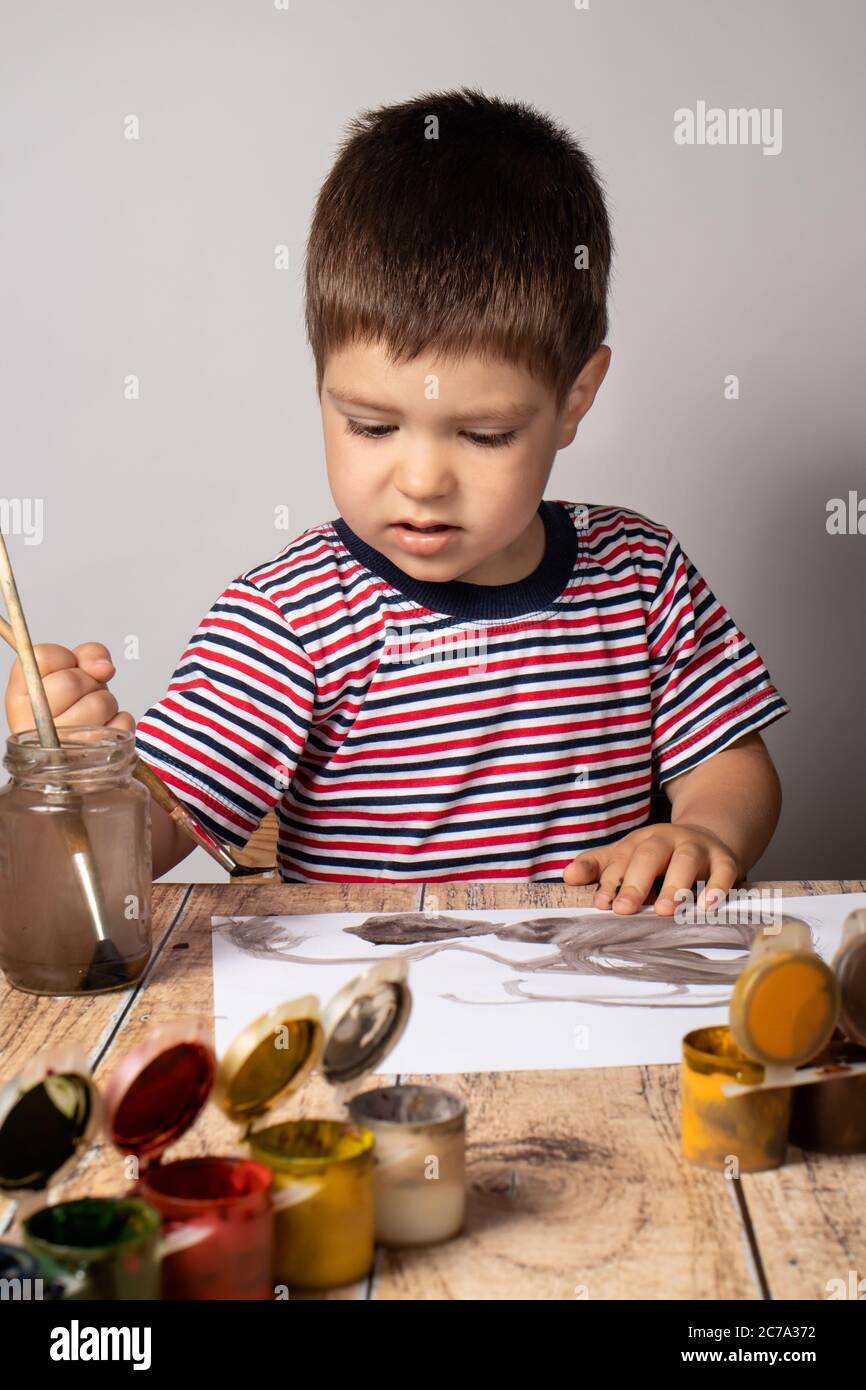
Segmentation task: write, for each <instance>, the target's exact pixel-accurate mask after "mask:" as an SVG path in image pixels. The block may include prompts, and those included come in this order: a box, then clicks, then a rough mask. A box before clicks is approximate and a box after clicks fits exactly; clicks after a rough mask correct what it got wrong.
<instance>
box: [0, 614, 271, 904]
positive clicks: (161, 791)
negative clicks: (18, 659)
mask: <svg viewBox="0 0 866 1390" xmlns="http://www.w3.org/2000/svg"><path fill="white" fill-rule="evenodd" d="M0 637H2V638H3V640H4V641H5V642H7V643H8V644H9V646H10V647H11V648H12V650H13V651H14V652H17V651H18V646H17V644H16V641H15V633H14V632H13V630H12V628H11V627H10V626H9V624H8V623H7V622H6V620H5V618H0ZM132 775H133V777H135V778H136V779H137V780H138V781H139V782H141V784H142V786H145V787H147V789H148V791H149V792H150V794H151V796H152V797H153V799H154V801H157V802H158V803H159V805H160V806H161V807H162V808H163V810H164V811H166V812H167V813H168V815H170V816H171V818H172V820H173V821H174V823H175V825H177V826H179V827H180V829H181V830H182V831H183V833H184V834H185V835H186V836H188V837H189V839H190V840H192V841H193V842H194V843H195V844H197V845H199V846H200V848H201V849H203V850H205V851H206V852H207V853H208V854H209V855H210V857H211V859H215V860H216V862H217V863H218V864H219V865H220V866H221V867H222V868H223V869H227V870H228V872H229V873H230V874H232V875H233V876H234V877H235V878H243V877H244V876H245V875H246V874H260V873H263V872H266V870H263V869H260V868H249V867H248V866H245V865H243V864H239V863H238V862H237V860H236V859H235V857H234V855H233V854H232V852H231V850H230V849H228V847H227V846H226V845H224V844H222V843H221V842H220V841H219V840H218V839H217V838H216V836H214V835H212V834H211V833H210V831H209V830H207V829H206V828H205V826H204V825H203V824H202V822H201V821H200V820H199V819H198V817H197V816H196V815H195V814H194V812H192V811H191V810H190V809H189V807H188V806H185V805H184V804H183V802H182V801H179V800H178V798H177V797H176V796H175V794H174V792H173V791H171V790H170V789H169V788H168V787H167V786H166V785H165V782H163V780H162V778H161V777H159V776H158V775H157V773H155V772H154V770H153V768H152V767H148V765H147V763H144V762H142V761H141V758H136V760H135V763H134V764H133V768H132Z"/></svg>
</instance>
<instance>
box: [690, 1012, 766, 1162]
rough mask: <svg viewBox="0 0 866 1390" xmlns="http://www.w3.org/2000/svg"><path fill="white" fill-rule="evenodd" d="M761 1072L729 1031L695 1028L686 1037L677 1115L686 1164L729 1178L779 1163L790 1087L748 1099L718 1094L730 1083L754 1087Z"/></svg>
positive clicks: (762, 1077) (759, 1078)
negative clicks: (714, 1170)
mask: <svg viewBox="0 0 866 1390" xmlns="http://www.w3.org/2000/svg"><path fill="white" fill-rule="evenodd" d="M764 1074H765V1073H764V1068H763V1067H762V1066H760V1065H759V1064H758V1063H756V1062H754V1061H752V1060H751V1059H750V1058H749V1057H747V1056H746V1055H745V1053H744V1052H743V1051H742V1050H741V1048H739V1047H738V1046H737V1044H736V1042H735V1041H734V1039H733V1037H732V1036H731V1031H730V1029H729V1028H726V1027H724V1026H721V1025H720V1026H717V1027H713V1028H698V1029H695V1031H694V1032H691V1033H687V1034H686V1036H685V1037H684V1038H683V1058H682V1066H681V1069H680V1114H681V1124H682V1149H683V1154H684V1156H685V1157H686V1158H687V1159H688V1160H689V1162H690V1163H696V1164H698V1165H700V1166H701V1167H702V1168H718V1169H723V1170H729V1171H730V1173H731V1176H733V1177H736V1176H738V1175H739V1174H740V1173H759V1172H762V1171H763V1170H765V1169H768V1168H778V1167H780V1166H781V1164H783V1163H784V1161H785V1154H786V1151H787V1146H788V1125H789V1121H790V1114H791V1089H792V1088H791V1087H790V1086H787V1087H784V1086H780V1087H776V1088H774V1089H772V1090H767V1091H757V1092H756V1093H755V1094H754V1095H751V1096H750V1095H740V1096H726V1095H725V1094H724V1093H723V1091H722V1087H723V1086H724V1085H725V1084H726V1083H728V1082H731V1081H734V1082H737V1083H738V1084H740V1085H743V1086H749V1085H756V1084H758V1083H759V1082H761V1081H763V1080H764ZM732 1160H735V1161H736V1162H735V1163H733V1162H732Z"/></svg>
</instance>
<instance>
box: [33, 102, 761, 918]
mask: <svg viewBox="0 0 866 1390" xmlns="http://www.w3.org/2000/svg"><path fill="white" fill-rule="evenodd" d="M611 251H612V241H611V235H610V228H609V224H608V218H607V213H606V209H605V203H604V197H603V193H602V189H601V186H600V183H599V180H598V178H597V176H596V174H595V171H594V169H593V166H592V164H591V162H590V160H589V159H588V158H587V156H586V155H585V154H584V153H583V152H582V151H581V149H580V148H579V147H578V145H577V144H576V143H575V141H574V140H573V139H572V138H571V136H570V135H569V134H568V133H567V132H566V131H565V130H563V129H561V128H559V127H557V126H555V125H554V124H553V122H552V121H550V120H549V119H547V118H546V117H545V116H543V115H541V114H539V113H538V112H537V111H535V110H533V109H532V108H529V107H527V106H525V105H523V104H516V103H509V102H505V101H500V100H496V99H492V98H487V97H485V96H484V95H482V94H481V93H480V92H476V91H470V90H461V91H456V92H450V93H444V94H430V95H424V96H421V97H418V98H416V99H414V100H411V101H407V102H404V103H402V104H400V105H397V106H391V107H385V108H382V109H380V110H378V111H375V112H367V113H365V114H364V115H363V116H362V117H361V118H359V119H358V120H356V121H355V122H354V124H353V127H352V130H351V132H350V135H349V137H348V139H347V140H346V141H345V142H344V144H343V146H342V148H341V151H340V153H339V156H338V158H337V160H336V163H335V165H334V167H333V169H332V171H331V173H330V174H329V176H328V178H327V179H326V181H325V183H324V185H323V187H322V190H321V192H320V194H319V198H318V201H317V205H316V210H315V215H314V218H313V222H312V227H311V232H310V237H309V241H308V245H307V267H306V322H307V332H308V336H309V339H310V343H311V346H312V350H313V355H314V358H315V363H316V381H317V389H318V394H319V399H320V405H321V410H322V421H323V428H324V440H325V455H326V460H327V469H328V476H329V481H330V485H331V489H332V493H333V496H334V500H335V503H336V505H337V508H338V511H339V518H338V519H336V520H335V521H333V522H328V523H325V524H323V525H321V526H317V527H313V528H311V529H309V530H307V531H305V532H304V533H303V534H302V535H300V536H298V537H297V538H296V539H295V540H293V541H292V542H291V543H290V544H289V545H287V546H286V547H285V548H284V549H283V550H281V551H280V552H279V554H278V555H277V556H276V557H275V558H274V559H272V560H268V561H266V562H265V563H263V564H260V565H257V566H256V567H255V568H253V569H251V570H248V571H247V572H246V573H244V574H242V575H240V576H239V577H238V578H237V579H235V580H234V581H233V582H232V583H231V584H229V585H228V586H227V587H226V589H225V590H224V591H223V593H222V594H221V595H220V596H219V597H218V598H217V600H216V601H215V603H214V604H213V605H212V607H211V608H210V610H209V611H208V613H207V614H206V615H205V617H204V618H203V619H202V621H201V623H200V625H199V627H198V628H197V630H196V632H195V633H194V634H193V636H192V638H191V640H190V643H189V645H188V647H187V649H186V651H185V652H184V653H183V655H182V657H181V659H180V663H179V665H178V667H177V669H176V671H175V673H174V675H173V677H172V680H171V683H170V685H169V689H168V692H167V694H166V695H165V696H164V697H163V699H162V700H160V701H158V702H157V703H156V704H155V705H153V706H152V707H151V708H150V709H149V710H148V711H147V713H146V714H145V716H144V718H143V719H142V720H141V721H140V722H139V723H138V725H137V728H136V726H135V724H134V721H133V719H132V717H131V716H130V715H129V714H121V713H118V707H117V702H116V700H115V699H114V697H113V696H112V694H111V693H110V691H109V689H108V687H107V684H106V682H107V680H108V679H109V678H110V676H111V674H112V671H113V669H114V668H113V665H112V663H111V658H110V655H109V653H108V651H107V650H106V648H105V647H103V646H101V645H100V644H99V643H92V642H91V643H85V644H83V646H80V647H77V648H76V649H75V650H74V651H73V652H70V651H66V650H65V649H63V648H61V647H56V646H50V645H49V646H43V647H42V648H40V651H39V660H40V666H41V669H42V671H43V674H44V675H45V677H46V680H45V684H46V690H47V691H48V693H49V699H50V701H51V705H52V709H53V710H54V713H55V716H56V717H57V722H58V724H60V725H62V726H65V725H71V724H102V723H105V724H108V725H111V726H114V727H121V728H126V729H130V730H131V729H133V728H136V742H137V747H138V752H139V755H140V756H141V757H142V758H143V759H144V760H145V761H146V762H148V763H149V764H150V765H151V766H152V767H154V768H155V769H156V770H157V771H158V772H159V773H160V774H161V776H162V777H163V778H164V780H165V781H166V782H167V783H168V784H169V785H170V786H171V787H172V788H173V789H174V790H175V792H176V793H177V794H178V795H179V796H180V797H181V798H182V799H183V800H185V801H186V802H188V803H189V804H190V805H191V806H192V807H193V808H194V809H195V810H196V811H197V812H198V813H199V815H200V816H201V817H202V818H203V819H204V821H205V822H206V823H207V824H208V826H209V827H210V828H211V829H212V830H213V831H214V832H215V833H216V834H218V835H220V836H221V837H222V838H223V839H225V840H226V841H227V842H228V843H229V844H230V845H234V846H242V845H243V844H244V843H245V841H246V840H247V838H248V837H249V835H250V833H251V832H252V830H253V829H254V828H255V826H256V825H257V823H258V821H259V820H260V818H261V816H262V815H263V814H264V813H265V812H266V811H267V810H268V809H269V808H270V807H274V808H275V809H276V811H277V816H278V821H279V855H278V863H279V869H280V874H281V877H282V878H283V879H284V880H285V881H287V882H324V881H349V882H362V881H366V880H370V879H373V880H376V879H385V880H400V879H404V880H405V879H412V880H418V881H423V880H427V881H436V880H449V879H485V878H491V879H521V880H535V881H539V882H543V881H547V882H551V881H554V880H558V879H560V880H561V879H563V878H564V879H565V881H566V882H567V883H569V884H586V883H592V882H595V881H596V880H598V881H599V889H598V892H597V893H596V896H595V904H596V906H599V907H610V906H612V907H613V909H614V910H615V911H617V912H633V911H636V910H637V909H638V908H640V907H641V905H642V904H643V903H644V902H645V901H646V899H647V898H648V896H649V895H650V893H651V891H652V889H653V885H654V882H655V881H656V880H658V879H661V880H662V883H661V888H660V889H659V891H658V895H657V899H656V911H658V912H660V913H671V912H673V910H674V901H673V899H674V894H675V892H676V890H678V889H683V888H685V889H688V888H691V887H692V886H693V885H694V884H695V882H696V881H698V882H699V881H702V880H703V881H705V882H706V897H707V900H713V901H714V900H716V899H717V898H718V896H719V895H720V894H723V893H724V892H726V891H727V890H728V889H729V888H730V887H731V886H732V884H733V883H734V882H735V881H736V879H737V878H738V877H741V876H742V875H744V874H745V873H746V872H747V870H748V869H749V868H750V867H751V865H752V864H753V863H754V862H755V860H756V859H757V858H758V857H759V856H760V854H761V853H762V852H763V850H764V848H765V847H766V845H767V844H768V842H769V840H770V837H771V835H772V833H773V830H774V828H775V825H776V821H777V819H778V814H779V805H780V791H779V782H778V777H777V775H776V772H775V769H774V767H773V764H772V762H771V761H770V758H769V755H768V754H767V752H766V749H765V747H764V745H763V742H762V740H761V738H760V736H759V734H758V733H757V730H758V729H760V728H761V727H763V726H764V725H767V724H769V723H771V722H772V721H773V720H775V719H778V718H779V717H780V716H781V715H783V714H785V713H786V712H787V705H786V704H785V701H784V700H783V699H782V697H781V695H780V694H779V692H778V691H777V690H776V688H775V687H774V686H773V684H772V683H771V680H770V677H769V674H768V672H767V670H766V668H765V666H764V665H763V663H762V662H761V659H760V657H759V656H758V654H757V653H756V651H755V649H754V648H753V647H752V646H751V644H750V643H749V642H748V640H747V639H746V638H745V637H744V635H743V634H742V633H741V632H740V630H739V629H738V628H737V627H736V625H735V624H734V622H733V620H732V619H731V618H730V616H729V615H728V614H727V612H726V611H725V609H724V608H723V607H722V605H721V604H720V603H719V602H718V600H717V599H716V598H715V597H714V595H713V594H712V593H711V591H710V590H709V588H708V587H707V585H706V584H705V583H704V581H703V579H702V578H701V577H700V575H699V574H698V572H697V571H696V569H695V568H694V566H693V565H692V564H691V562H690V560H689V559H688V558H687V557H686V555H685V554H684V553H683V551H682V550H681V548H680V546H679V545H678V543H677V541H676V539H675V537H674V536H672V535H671V533H670V532H669V531H668V530H667V529H666V528H665V527H664V526H662V525H660V524H658V523H656V522H653V521H650V520H648V519H647V518H645V517H643V516H640V515H638V514H637V513H635V512H631V511H627V510H625V509H623V508H620V507H616V506H603V505H596V504H591V505H590V504H577V503H573V502H561V501H547V500H542V498H543V493H544V488H545V485H546V483H547V479H548V477H549V474H550V471H551V468H552V465H553V462H554V459H555V456H556V453H557V451H558V450H559V449H562V448H564V447H565V446H566V445H568V444H569V443H570V442H571V441H572V440H573V438H574V435H575V431H576V429H577V426H578V423H579V421H580V420H581V419H582V418H583V416H584V415H585V414H586V412H587V411H588V410H589V409H590V407H591V406H592V403H593V401H594V399H595V396H596V393H597V391H598V390H599V388H600V386H601V384H602V382H603V380H604V377H605V374H606V372H607V368H608V364H609V361H610V350H609V348H608V347H607V346H605V344H604V338H605V335H606V332H607V316H606V296H607V281H608V273H609V267H610V259H611ZM6 708H7V715H8V719H9V724H10V727H11V728H12V729H13V731H15V730H18V729H22V728H29V727H31V724H32V719H31V715H30V710H29V706H28V704H27V700H26V696H25V694H24V691H23V686H22V682H21V676H20V671H19V669H18V666H17V663H16V666H15V668H14V669H13V672H12V676H11V677H10V682H9V686H8V689H7V695H6ZM657 785H663V786H664V788H665V790H666V792H667V794H668V797H669V799H670V803H671V823H670V824H666V825H647V824H646V821H647V815H648V811H649V797H650V791H651V788H653V787H654V786H657ZM152 826H153V862H154V875H155V877H159V876H160V875H161V874H163V873H165V872H166V871H167V870H168V869H169V868H170V867H172V866H173V865H174V864H177V863H178V862H179V861H180V860H181V859H182V858H184V856H185V855H186V854H188V853H189V851H190V848H191V846H190V843H189V842H188V841H187V840H186V839H184V838H183V837H181V836H180V834H179V833H178V832H177V831H176V829H175V826H174V824H173V823H172V822H171V821H170V820H169V818H168V817H167V816H166V815H165V814H164V812H163V811H162V810H161V809H160V808H159V807H158V806H156V805H154V806H153V808H152ZM711 894H712V898H710V895H711Z"/></svg>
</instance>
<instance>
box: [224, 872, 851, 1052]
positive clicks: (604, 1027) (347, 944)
mask: <svg viewBox="0 0 866 1390" xmlns="http://www.w3.org/2000/svg"><path fill="white" fill-rule="evenodd" d="M857 907H866V893H847V894H837V895H832V896H816V897H803V898H785V899H784V911H785V913H787V914H790V915H792V916H796V917H801V918H803V919H804V920H805V921H806V922H808V923H809V926H810V927H811V929H812V934H813V940H814V943H815V947H816V949H817V950H818V951H819V952H820V954H821V955H822V956H823V957H824V959H825V960H829V959H830V958H831V957H832V955H833V953H834V951H835V950H836V947H837V946H838V944H839V939H840V934H841V928H842V922H843V920H844V918H845V916H846V915H847V913H848V912H850V911H852V910H853V909H854V908H857ZM403 915H404V914H401V913H393V914H371V913H356V912H351V913H350V912H346V913H328V914H319V915H314V916H279V917H212V918H211V922H212V926H213V970H214V1012H215V1015H216V1045H217V1052H218V1053H219V1055H222V1054H223V1053H224V1052H225V1051H226V1049H227V1047H228V1045H229V1043H230V1042H231V1040H232V1038H233V1037H234V1036H235V1035H236V1034H237V1033H239V1032H240V1031H241V1029H242V1028H244V1027H245V1026H246V1024H248V1023H249V1022H250V1021H251V1020H252V1019H253V1018H256V1017H257V1016H258V1015H259V1014H262V1013H264V1012H265V1011H266V1010H268V1009H270V1008H272V1007H274V1006H275V1005H277V1004H279V1003H282V1002H283V1001H284V1000H287V999H293V998H296V997H297V996H299V995H302V994H316V995H318V997H319V999H320V1000H321V1002H322V1005H323V1006H324V1005H325V1004H326V1003H327V1001H328V999H330V998H331V996H332V995H333V994H335V993H336V991H337V990H338V989H339V988H340V987H341V986H342V985H344V984H345V983H346V982H347V981H348V980H350V979H352V978H354V976H356V975H358V974H360V973H361V972H362V971H363V970H364V969H365V968H366V965H367V963H368V962H369V963H372V962H373V961H376V960H381V959H383V958H385V957H387V956H394V955H408V956H409V958H410V965H409V984H410V987H411V990H412V998H413V1007H412V1015H411V1017H410V1020H409V1025H408V1027H407V1029H406V1032H405V1033H404V1035H403V1037H402V1038H401V1040H400V1042H399V1043H398V1044H397V1046H396V1048H395V1049H394V1051H393V1052H391V1053H390V1054H389V1056H388V1057H387V1058H386V1059H385V1060H384V1062H383V1064H382V1066H381V1067H380V1068H379V1070H380V1071H381V1072H384V1073H387V1074H393V1073H403V1074H406V1073H413V1072H425V1073H436V1072H471V1071H520V1070H527V1069H535V1068H539V1069H546V1068H565V1069H571V1068H574V1067H610V1066H634V1065H641V1064H649V1063H657V1062H677V1061H679V1059H680V1055H681V1045H682V1037H683V1034H684V1033H687V1032H689V1031H690V1030H691V1029H693V1028H701V1027H704V1026H706V1025H708V1024H713V1023H724V1022H726V1021H727V1002H728V999H729V998H730V992H731V987H732V985H731V983H730V982H729V981H731V980H732V979H733V978H734V977H735V974H736V971H737V970H738V969H739V967H740V965H741V963H742V961H743V960H744V959H745V954H746V949H747V942H748V941H749V940H750V939H751V934H753V933H754V931H755V930H756V927H754V926H753V927H745V928H741V929H740V930H741V933H742V932H743V931H744V932H745V933H746V935H745V937H743V940H742V941H741V942H739V943H738V944H737V945H736V946H729V947H728V948H726V949H721V948H718V949H707V948H706V942H707V939H708V933H711V932H712V928H710V927H706V926H685V925H684V926H678V925H676V924H674V923H673V922H672V919H670V918H659V917H656V915H655V913H653V912H652V910H651V909H645V910H644V912H643V913H641V914H639V915H633V916H631V917H623V916H619V915H618V914H616V913H613V912H600V911H597V910H596V909H593V908H575V909H564V908H556V909H548V910H544V909H542V910H538V909H534V908H526V909H509V910H502V911H496V912H494V911H485V910H470V909H466V910H461V911H457V912H443V913H431V914H429V919H428V920H432V921H433V922H435V921H437V920H439V921H441V919H442V918H448V919H456V920H458V921H464V922H465V920H466V919H472V920H473V921H474V922H479V921H483V922H489V923H492V924H495V925H496V926H497V927H499V928H500V929H506V930H507V929H508V927H509V925H510V924H513V923H516V922H521V921H527V920H529V919H532V920H536V919H540V918H560V919H561V918H563V917H568V918H572V917H573V918H574V922H573V924H572V923H569V925H568V927H567V929H566V931H565V935H564V938H563V940H564V942H565V948H564V949H565V954H563V948H562V946H561V945H560V943H558V942H552V943H548V944H538V943H537V942H526V941H515V940H508V939H505V940H503V939H501V938H500V937H499V936H497V935H495V934H494V933H492V932H487V933H485V934H484V935H478V936H475V935H470V936H465V935H464V936H461V935H455V936H454V937H453V938H451V939H450V940H449V943H448V946H447V947H445V946H444V944H443V942H442V941H441V940H437V941H435V942H432V943H423V944H419V945H409V946H407V945H393V944H387V945H375V944H372V943H371V942H370V941H369V940H365V939H362V938H361V937H359V936H357V935H353V934H349V933H348V932H347V929H348V928H350V927H358V926H360V925H361V924H362V923H364V922H365V921H366V920H367V919H369V918H370V917H371V916H375V917H376V918H377V919H380V920H381V919H385V918H390V919H392V920H393V919H398V918H401V917H403ZM417 916H418V918H419V919H421V920H422V921H423V920H424V916H425V914H424V913H423V912H422V913H419V914H417ZM597 927H603V928H604V937H605V942H606V945H605V947H604V949H603V950H601V951H599V950H598V949H594V950H593V951H592V952H591V953H586V954H583V952H584V946H583V944H582V943H583V942H585V940H586V932H587V930H592V929H594V928H597ZM512 930H513V928H512ZM660 931H661V932H663V933H664V934H665V935H664V936H662V937H661V938H659V937H658V933H659V932H660ZM671 931H672V932H673V937H671V936H670V933H671ZM629 938H631V940H629ZM239 943H244V944H239ZM425 946H432V947H434V948H435V949H432V950H429V953H427V954H424V956H423V958H414V959H413V954H414V955H415V956H418V955H421V954H422V953H423V952H424V950H425ZM482 952H483V953H486V954H482ZM569 955H570V956H571V959H568V957H569ZM575 955H577V957H578V959H577V960H575ZM491 956H496V957H498V958H499V959H496V960H494V959H491ZM293 957H302V958H303V960H302V961H299V960H297V959H293ZM540 960H544V961H545V962H546V966H545V968H538V966H537V965H536V968H535V969H529V968H528V966H529V965H530V964H532V963H537V962H538V961H540ZM707 962H716V963H717V964H716V965H715V966H710V969H711V970H712V969H717V970H718V969H722V970H723V971H724V972H725V974H727V976H728V980H725V979H724V978H722V979H721V980H717V981H713V980H712V979H710V980H708V981H706V982H702V981H700V980H698V981H697V982H695V980H694V978H693V977H694V976H695V975H696V974H697V975H701V974H704V973H706V964H707ZM723 962H726V963H727V964H725V965H722V964H721V963H723ZM599 971H602V972H606V973H594V972H599ZM648 971H649V972H650V973H655V974H656V975H657V976H659V977H660V978H658V979H651V980H647V978H646V975H647V972H648ZM607 972H609V973H607ZM528 994H531V995H533V996H540V997H536V998H533V999H528V998H527V997H526V996H527V995H528Z"/></svg>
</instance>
